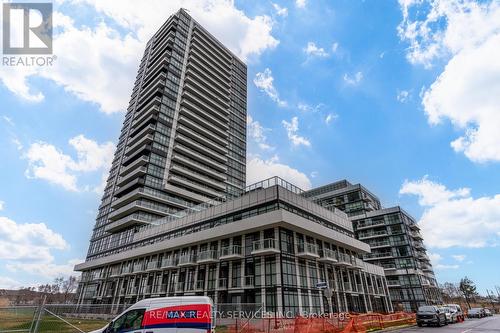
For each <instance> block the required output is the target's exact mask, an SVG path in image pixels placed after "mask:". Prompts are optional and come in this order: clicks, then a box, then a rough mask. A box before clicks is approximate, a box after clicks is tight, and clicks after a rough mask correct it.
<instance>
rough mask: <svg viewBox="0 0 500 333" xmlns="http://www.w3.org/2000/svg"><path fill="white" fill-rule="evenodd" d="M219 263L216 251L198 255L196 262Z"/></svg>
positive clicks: (203, 252)
mask: <svg viewBox="0 0 500 333" xmlns="http://www.w3.org/2000/svg"><path fill="white" fill-rule="evenodd" d="M217 261H219V256H218V255H217V251H216V250H208V251H202V252H200V253H198V256H197V260H196V262H197V263H198V264H212V263H215V262H217Z"/></svg>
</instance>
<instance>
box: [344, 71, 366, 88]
mask: <svg viewBox="0 0 500 333" xmlns="http://www.w3.org/2000/svg"><path fill="white" fill-rule="evenodd" d="M361 80H363V73H362V72H356V73H355V74H353V75H349V74H347V73H346V74H344V81H345V83H347V84H348V85H351V86H356V85H358V84H359V83H360V82H361Z"/></svg>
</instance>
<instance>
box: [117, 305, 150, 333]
mask: <svg viewBox="0 0 500 333" xmlns="http://www.w3.org/2000/svg"><path fill="white" fill-rule="evenodd" d="M144 311H145V309H134V310H130V311H128V312H126V313H124V314H123V315H121V316H120V317H119V318H118V319H116V320H115V321H114V322H113V323H112V326H111V331H110V332H112V333H121V332H125V331H128V330H134V329H140V328H142V319H143V318H144Z"/></svg>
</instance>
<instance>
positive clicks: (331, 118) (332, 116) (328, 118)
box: [325, 113, 339, 125]
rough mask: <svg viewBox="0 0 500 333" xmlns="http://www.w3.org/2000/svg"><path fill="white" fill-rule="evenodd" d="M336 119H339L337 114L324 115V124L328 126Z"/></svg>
mask: <svg viewBox="0 0 500 333" xmlns="http://www.w3.org/2000/svg"><path fill="white" fill-rule="evenodd" d="M338 117H339V116H338V115H337V114H335V113H329V114H327V115H326V117H325V123H326V124H327V125H330V123H331V122H332V121H334V120H335V119H337V118H338Z"/></svg>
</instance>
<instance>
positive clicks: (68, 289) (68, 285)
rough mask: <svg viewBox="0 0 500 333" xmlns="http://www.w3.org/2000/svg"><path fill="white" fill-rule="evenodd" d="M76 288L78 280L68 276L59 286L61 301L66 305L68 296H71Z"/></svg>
mask: <svg viewBox="0 0 500 333" xmlns="http://www.w3.org/2000/svg"><path fill="white" fill-rule="evenodd" d="M77 286H78V280H77V279H76V277H75V276H69V277H68V278H67V279H66V280H64V281H63V283H62V285H61V289H60V290H61V293H62V294H63V300H64V302H65V303H66V302H67V300H68V297H69V295H71V294H73V293H74V292H75V290H76V288H77Z"/></svg>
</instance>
